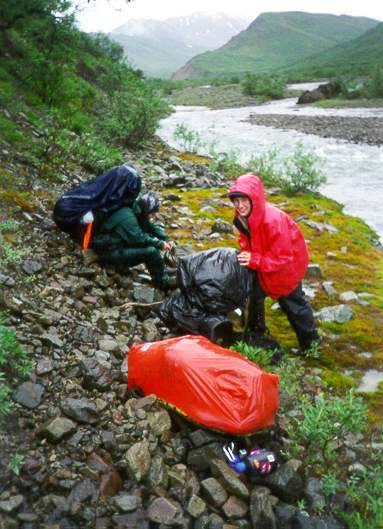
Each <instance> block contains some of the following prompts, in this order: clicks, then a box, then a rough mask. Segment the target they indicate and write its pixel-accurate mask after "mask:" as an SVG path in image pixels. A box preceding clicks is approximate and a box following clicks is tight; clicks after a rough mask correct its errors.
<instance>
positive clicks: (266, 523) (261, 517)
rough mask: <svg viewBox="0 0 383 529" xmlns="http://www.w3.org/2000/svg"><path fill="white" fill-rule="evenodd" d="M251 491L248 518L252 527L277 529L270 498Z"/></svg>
mask: <svg viewBox="0 0 383 529" xmlns="http://www.w3.org/2000/svg"><path fill="white" fill-rule="evenodd" d="M258 492H259V491H257V490H253V491H252V493H251V497H250V517H251V521H252V524H253V527H264V528H265V529H266V528H267V529H277V521H276V519H275V515H274V512H273V505H272V500H271V497H270V496H269V495H268V494H259V493H258Z"/></svg>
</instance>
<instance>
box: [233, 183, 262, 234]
mask: <svg viewBox="0 0 383 529" xmlns="http://www.w3.org/2000/svg"><path fill="white" fill-rule="evenodd" d="M231 193H243V194H244V195H246V196H248V197H249V198H250V200H251V204H252V210H251V213H250V215H249V217H248V219H247V220H248V223H249V227H250V229H255V228H257V226H258V225H259V224H260V223H261V222H262V220H263V217H264V215H265V192H264V189H263V184H262V182H261V180H260V178H259V177H258V176H256V175H254V174H252V173H246V174H244V175H242V176H239V177H238V178H237V180H236V181H235V182H234V184H233V185H232V186H231V188H230V191H229V195H230V194H231ZM236 216H238V215H237V214H236Z"/></svg>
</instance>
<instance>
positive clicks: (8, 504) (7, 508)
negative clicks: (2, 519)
mask: <svg viewBox="0 0 383 529" xmlns="http://www.w3.org/2000/svg"><path fill="white" fill-rule="evenodd" d="M23 501H24V496H22V495H21V494H16V496H10V497H9V498H8V499H7V500H2V501H0V511H2V512H6V513H10V512H13V511H16V510H17V509H18V508H19V507H20V506H21V505H22V503H23Z"/></svg>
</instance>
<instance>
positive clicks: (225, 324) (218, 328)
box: [199, 316, 233, 347]
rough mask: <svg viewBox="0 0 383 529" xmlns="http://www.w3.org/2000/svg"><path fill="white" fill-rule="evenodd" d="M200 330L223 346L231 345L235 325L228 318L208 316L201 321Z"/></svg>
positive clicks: (212, 340)
mask: <svg viewBox="0 0 383 529" xmlns="http://www.w3.org/2000/svg"><path fill="white" fill-rule="evenodd" d="M199 331H200V333H201V334H202V335H203V336H206V338H208V339H209V340H210V341H211V342H214V343H216V344H217V345H221V346H222V347H229V346H230V345H231V344H232V343H233V325H232V323H231V321H230V320H229V319H228V318H220V317H215V316H212V317H207V318H205V319H204V320H203V322H202V323H201V325H200V328H199Z"/></svg>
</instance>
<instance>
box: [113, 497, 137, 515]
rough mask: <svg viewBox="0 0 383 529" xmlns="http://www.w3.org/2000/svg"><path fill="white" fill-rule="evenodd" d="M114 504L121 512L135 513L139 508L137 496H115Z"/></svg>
mask: <svg viewBox="0 0 383 529" xmlns="http://www.w3.org/2000/svg"><path fill="white" fill-rule="evenodd" d="M114 503H115V504H116V505H117V507H118V508H119V509H120V511H122V512H132V511H135V510H136V509H137V508H138V506H139V501H138V498H137V496H133V495H131V494H125V495H124V496H117V497H116V498H114Z"/></svg>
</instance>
